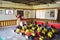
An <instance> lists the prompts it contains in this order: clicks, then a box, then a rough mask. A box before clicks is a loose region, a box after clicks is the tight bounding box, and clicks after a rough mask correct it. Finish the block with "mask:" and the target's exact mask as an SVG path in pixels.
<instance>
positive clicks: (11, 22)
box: [0, 20, 16, 27]
mask: <svg viewBox="0 0 60 40" xmlns="http://www.w3.org/2000/svg"><path fill="white" fill-rule="evenodd" d="M12 25H16V20H1V21H0V27H4V26H12Z"/></svg>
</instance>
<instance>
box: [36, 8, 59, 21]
mask: <svg viewBox="0 0 60 40" xmlns="http://www.w3.org/2000/svg"><path fill="white" fill-rule="evenodd" d="M51 10H54V13H55V15H54V17H50V11H51ZM57 13H58V10H57V9H47V10H36V18H40V19H50V20H56V19H57Z"/></svg>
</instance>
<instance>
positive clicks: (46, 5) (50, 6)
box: [32, 3, 60, 9]
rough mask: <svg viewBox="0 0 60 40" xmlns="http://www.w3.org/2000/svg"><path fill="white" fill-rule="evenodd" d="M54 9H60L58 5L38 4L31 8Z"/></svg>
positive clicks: (59, 4)
mask: <svg viewBox="0 0 60 40" xmlns="http://www.w3.org/2000/svg"><path fill="white" fill-rule="evenodd" d="M54 7H60V3H55V4H40V5H35V6H32V8H33V9H40V8H54Z"/></svg>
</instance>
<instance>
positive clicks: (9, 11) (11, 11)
mask: <svg viewBox="0 0 60 40" xmlns="http://www.w3.org/2000/svg"><path fill="white" fill-rule="evenodd" d="M13 13H14V11H13V9H6V13H5V14H13Z"/></svg>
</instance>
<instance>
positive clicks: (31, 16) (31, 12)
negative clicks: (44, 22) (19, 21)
mask: <svg viewBox="0 0 60 40" xmlns="http://www.w3.org/2000/svg"><path fill="white" fill-rule="evenodd" d="M27 12H29V13H28V14H29V15H28V16H29V17H27V16H26V13H27ZM24 17H25V18H35V10H24Z"/></svg>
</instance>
